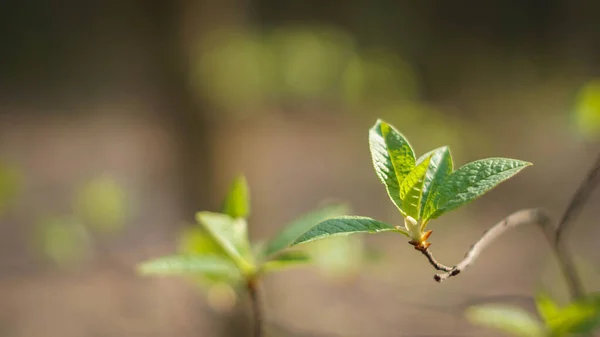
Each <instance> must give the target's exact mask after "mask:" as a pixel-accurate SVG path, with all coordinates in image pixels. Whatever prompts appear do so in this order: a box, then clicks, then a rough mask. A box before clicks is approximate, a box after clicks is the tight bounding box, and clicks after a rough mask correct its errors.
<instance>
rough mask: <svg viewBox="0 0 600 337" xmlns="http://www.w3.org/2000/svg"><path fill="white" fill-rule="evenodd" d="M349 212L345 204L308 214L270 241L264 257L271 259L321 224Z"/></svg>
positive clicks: (325, 207) (286, 227)
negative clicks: (270, 257)
mask: <svg viewBox="0 0 600 337" xmlns="http://www.w3.org/2000/svg"><path fill="white" fill-rule="evenodd" d="M347 212H348V206H346V205H343V204H333V205H327V206H324V207H322V208H319V209H317V210H314V211H312V212H309V213H306V214H304V215H302V216H301V217H299V218H297V219H296V220H294V221H292V222H291V223H290V224H289V225H287V226H285V227H284V228H283V229H282V230H281V231H280V232H279V234H277V235H276V236H275V237H274V238H273V239H271V240H269V242H268V243H266V245H265V246H264V247H265V248H264V256H265V257H269V256H271V255H273V254H277V253H278V252H280V251H281V250H283V249H285V248H287V247H289V246H291V245H292V244H293V243H294V241H296V240H297V239H298V238H299V237H300V236H301V235H302V234H304V233H306V232H307V231H308V230H310V229H311V228H314V227H315V226H316V225H317V224H318V223H319V222H321V221H323V220H326V219H328V218H331V217H335V216H339V215H342V214H344V213H347Z"/></svg>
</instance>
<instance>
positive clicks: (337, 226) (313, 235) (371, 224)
mask: <svg viewBox="0 0 600 337" xmlns="http://www.w3.org/2000/svg"><path fill="white" fill-rule="evenodd" d="M385 231H399V230H397V229H396V228H394V226H392V225H388V224H386V223H384V222H381V221H377V220H374V219H371V218H367V217H361V216H342V217H338V218H331V219H327V220H325V221H322V222H320V223H318V224H317V225H315V226H314V227H313V228H311V229H310V230H308V231H307V232H306V233H304V234H303V235H302V236H300V237H299V238H297V239H296V240H295V241H294V243H293V245H299V244H301V243H307V242H311V241H315V240H320V239H325V238H328V237H332V236H338V235H349V234H356V233H378V232H385ZM401 233H403V234H405V233H404V232H401Z"/></svg>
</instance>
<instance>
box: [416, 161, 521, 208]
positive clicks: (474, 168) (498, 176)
mask: <svg viewBox="0 0 600 337" xmlns="http://www.w3.org/2000/svg"><path fill="white" fill-rule="evenodd" d="M530 165H531V163H528V162H525V161H521V160H516V159H508V158H487V159H481V160H477V161H474V162H471V163H468V164H466V165H464V166H463V167H461V168H459V169H458V170H456V171H454V172H453V173H452V174H451V175H449V176H448V178H447V179H446V181H445V182H444V184H443V185H442V186H440V187H439V188H438V189H437V190H436V191H435V192H434V195H433V196H432V198H433V199H432V201H431V202H429V203H428V204H427V207H426V209H425V212H424V214H423V218H424V219H435V218H437V217H439V216H440V215H442V214H444V213H447V212H449V211H451V210H454V209H456V208H458V207H460V206H463V205H465V204H468V203H470V202H471V201H473V200H475V199H476V198H478V197H480V196H482V195H483V194H485V193H486V192H488V191H489V190H491V189H492V188H494V187H496V186H497V185H498V184H500V183H501V182H503V181H505V180H507V179H509V178H511V177H512V176H514V175H515V174H517V173H518V172H519V171H521V170H522V169H524V168H525V167H527V166H530Z"/></svg>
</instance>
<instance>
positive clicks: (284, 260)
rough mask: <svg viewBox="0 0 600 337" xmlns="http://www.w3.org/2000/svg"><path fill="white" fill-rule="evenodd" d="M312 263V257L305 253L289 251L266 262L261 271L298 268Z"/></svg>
mask: <svg viewBox="0 0 600 337" xmlns="http://www.w3.org/2000/svg"><path fill="white" fill-rule="evenodd" d="M309 262H311V258H310V255H308V254H307V253H306V252H303V251H288V252H283V253H281V254H278V255H276V256H275V257H273V258H272V259H270V260H269V261H267V262H265V263H264V264H263V265H262V267H261V269H262V271H263V272H271V271H275V270H281V269H285V268H291V267H296V266H298V265H303V264H306V263H309Z"/></svg>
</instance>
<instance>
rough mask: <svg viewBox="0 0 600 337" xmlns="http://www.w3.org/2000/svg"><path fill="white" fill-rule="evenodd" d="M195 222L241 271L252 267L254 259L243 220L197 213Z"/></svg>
mask: <svg viewBox="0 0 600 337" xmlns="http://www.w3.org/2000/svg"><path fill="white" fill-rule="evenodd" d="M196 220H197V221H198V223H199V224H201V225H202V226H203V227H204V228H205V229H206V230H207V231H208V233H210V235H211V236H212V237H213V238H214V239H215V241H216V242H217V243H218V244H219V245H220V246H221V247H222V248H223V250H225V252H227V254H228V255H229V257H230V258H231V259H233V260H234V261H235V263H236V264H237V265H238V266H239V267H240V268H242V270H248V269H249V268H252V267H253V266H252V265H253V263H254V258H253V255H252V250H251V249H250V242H249V241H248V232H247V225H246V220H245V219H243V218H237V219H234V218H232V217H230V216H229V215H227V214H221V213H212V212H198V213H196Z"/></svg>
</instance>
